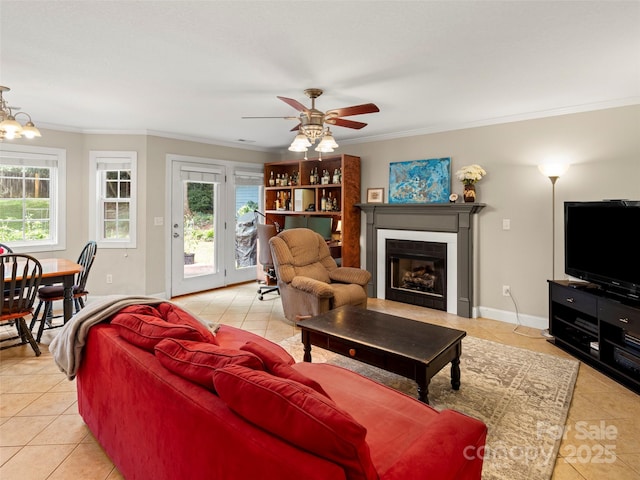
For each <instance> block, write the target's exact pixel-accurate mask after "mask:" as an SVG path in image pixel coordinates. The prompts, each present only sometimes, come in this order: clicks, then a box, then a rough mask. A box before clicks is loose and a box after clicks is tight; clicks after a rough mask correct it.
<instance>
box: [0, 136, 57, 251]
mask: <svg viewBox="0 0 640 480" xmlns="http://www.w3.org/2000/svg"><path fill="white" fill-rule="evenodd" d="M65 179H66V151H65V150H64V149H59V148H46V147H34V146H23V145H1V146H0V238H2V241H3V243H7V244H9V245H10V246H11V247H12V248H13V249H16V251H20V252H32V251H42V250H45V249H46V250H62V249H64V248H65V231H64V225H65V203H66V202H65V191H66V189H65Z"/></svg>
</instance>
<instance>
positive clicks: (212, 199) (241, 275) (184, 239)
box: [168, 155, 263, 297]
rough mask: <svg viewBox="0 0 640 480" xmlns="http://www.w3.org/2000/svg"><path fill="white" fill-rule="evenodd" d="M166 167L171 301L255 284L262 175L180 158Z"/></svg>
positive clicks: (174, 157) (170, 160) (224, 164)
mask: <svg viewBox="0 0 640 480" xmlns="http://www.w3.org/2000/svg"><path fill="white" fill-rule="evenodd" d="M168 164H169V169H170V171H171V180H170V189H171V195H170V211H171V213H170V215H169V218H170V219H171V224H170V229H169V233H170V242H171V247H170V250H171V259H170V274H169V276H170V278H171V280H170V290H171V291H170V292H169V293H170V296H172V297H173V296H177V295H185V294H188V293H194V292H200V291H203V290H209V289H213V288H218V287H222V286H225V285H229V284H233V283H240V282H246V281H250V280H255V279H256V278H257V259H256V253H255V252H256V250H257V249H256V243H257V227H255V223H257V221H256V220H255V214H254V213H253V211H254V209H260V208H261V198H262V196H263V195H262V172H261V169H260V170H258V168H259V167H257V166H255V165H254V168H253V169H247V168H244V170H242V169H241V168H242V167H238V166H235V164H232V163H229V162H223V161H215V160H210V161H209V160H208V159H202V158H195V157H185V156H178V155H169V156H168Z"/></svg>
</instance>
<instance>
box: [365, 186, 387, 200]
mask: <svg viewBox="0 0 640 480" xmlns="http://www.w3.org/2000/svg"><path fill="white" fill-rule="evenodd" d="M367 203H384V188H367Z"/></svg>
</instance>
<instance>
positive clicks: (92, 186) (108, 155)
mask: <svg viewBox="0 0 640 480" xmlns="http://www.w3.org/2000/svg"><path fill="white" fill-rule="evenodd" d="M137 163H138V153H137V152H135V151H104V150H92V151H90V152H89V165H90V167H89V169H90V172H89V178H90V181H89V198H90V199H91V200H90V201H91V202H92V204H93V205H92V208H91V209H90V213H89V237H90V238H95V239H96V242H97V244H98V247H100V248H136V246H137V228H138V227H137V225H138V222H137V219H138V215H137V211H138V207H137V204H138V202H137V196H138V195H137V191H138V172H137ZM109 166H112V168H108V167H109ZM109 170H130V172H131V175H130V181H131V188H130V195H131V196H130V198H129V237H128V238H127V239H108V238H105V237H104V235H103V231H104V230H103V226H104V221H105V219H104V208H103V207H104V203H105V202H106V201H108V199H106V198H103V197H102V193H103V192H104V191H105V188H104V187H105V185H104V182H103V172H105V171H109Z"/></svg>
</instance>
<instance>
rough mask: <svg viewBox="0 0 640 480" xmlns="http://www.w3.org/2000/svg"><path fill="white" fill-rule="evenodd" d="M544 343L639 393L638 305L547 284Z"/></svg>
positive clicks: (601, 293)
mask: <svg viewBox="0 0 640 480" xmlns="http://www.w3.org/2000/svg"><path fill="white" fill-rule="evenodd" d="M549 333H551V335H552V336H553V338H552V339H550V340H549V341H550V342H552V343H554V344H555V345H556V346H558V347H560V348H562V349H563V350H565V351H567V352H569V353H570V354H572V355H574V356H575V357H577V358H578V359H580V360H582V361H583V362H585V363H587V364H588V365H591V366H592V367H594V368H596V369H597V370H599V371H601V372H602V373H604V374H605V375H608V376H609V377H611V378H613V379H614V380H616V381H618V382H619V383H621V384H623V385H625V386H626V387H628V388H630V389H631V390H633V391H634V392H636V393H640V302H637V301H635V300H632V299H628V300H627V299H624V298H621V297H619V296H616V295H612V294H608V293H607V292H605V291H602V290H600V289H597V288H591V287H584V286H580V285H577V284H575V283H571V282H568V281H557V280H553V281H552V280H550V281H549Z"/></svg>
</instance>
